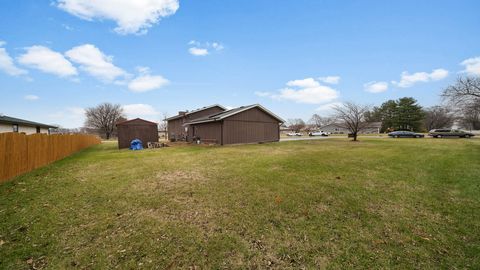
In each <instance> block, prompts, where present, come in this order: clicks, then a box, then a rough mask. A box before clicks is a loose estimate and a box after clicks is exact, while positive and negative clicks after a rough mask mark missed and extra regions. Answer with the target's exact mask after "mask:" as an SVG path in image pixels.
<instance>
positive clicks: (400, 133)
mask: <svg viewBox="0 0 480 270" xmlns="http://www.w3.org/2000/svg"><path fill="white" fill-rule="evenodd" d="M388 136H390V137H393V138H423V137H425V135H423V134H421V133H415V132H411V131H393V132H390V133H388Z"/></svg>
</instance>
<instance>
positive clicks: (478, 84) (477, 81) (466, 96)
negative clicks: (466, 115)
mask: <svg viewBox="0 0 480 270" xmlns="http://www.w3.org/2000/svg"><path fill="white" fill-rule="evenodd" d="M442 96H443V97H444V98H446V99H448V100H449V101H451V102H454V103H456V104H459V103H470V102H472V101H473V100H476V99H480V77H459V78H457V81H456V82H455V84H453V85H450V86H448V87H447V88H445V89H444V90H443V93H442Z"/></svg>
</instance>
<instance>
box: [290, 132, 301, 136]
mask: <svg viewBox="0 0 480 270" xmlns="http://www.w3.org/2000/svg"><path fill="white" fill-rule="evenodd" d="M287 136H302V133H300V132H289V133H287Z"/></svg>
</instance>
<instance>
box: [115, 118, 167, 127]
mask: <svg viewBox="0 0 480 270" xmlns="http://www.w3.org/2000/svg"><path fill="white" fill-rule="evenodd" d="M133 121H141V122H144V123H145V124H149V125H155V126H156V125H158V123H155V122H151V121H147V120H145V119H141V118H135V119H130V120H126V121H122V122H120V123H117V126H118V125H125V124H128V123H131V122H133Z"/></svg>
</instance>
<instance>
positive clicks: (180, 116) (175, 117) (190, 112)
mask: <svg viewBox="0 0 480 270" xmlns="http://www.w3.org/2000/svg"><path fill="white" fill-rule="evenodd" d="M213 107H220V108H221V109H223V110H226V108H225V107H223V106H222V105H220V104H213V105H210V106H206V107H202V108H199V109H195V110H193V111H187V112H185V115H189V114H192V113H197V112H201V111H203V110H207V109H210V108H213ZM183 116H184V115H175V116H172V117H169V118H167V119H165V120H167V121H169V120H174V119H178V118H182V117H183Z"/></svg>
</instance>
